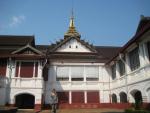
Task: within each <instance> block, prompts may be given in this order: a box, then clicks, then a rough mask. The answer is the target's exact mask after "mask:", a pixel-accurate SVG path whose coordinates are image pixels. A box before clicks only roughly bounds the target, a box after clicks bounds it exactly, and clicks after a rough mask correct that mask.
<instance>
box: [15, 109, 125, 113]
mask: <svg viewBox="0 0 150 113" xmlns="http://www.w3.org/2000/svg"><path fill="white" fill-rule="evenodd" d="M123 111H124V110H118V109H60V110H57V113H124V112H123ZM17 113H35V111H34V110H18V112H17ZM39 113H51V112H50V110H43V111H41V112H39Z"/></svg>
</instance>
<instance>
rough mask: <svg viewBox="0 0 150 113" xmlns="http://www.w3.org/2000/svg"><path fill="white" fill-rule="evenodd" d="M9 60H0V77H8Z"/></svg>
mask: <svg viewBox="0 0 150 113" xmlns="http://www.w3.org/2000/svg"><path fill="white" fill-rule="evenodd" d="M6 67H7V60H6V59H0V76H6Z"/></svg>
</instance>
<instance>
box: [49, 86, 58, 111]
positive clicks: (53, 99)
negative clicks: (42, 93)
mask: <svg viewBox="0 0 150 113" xmlns="http://www.w3.org/2000/svg"><path fill="white" fill-rule="evenodd" d="M50 103H51V108H52V113H56V109H57V104H58V97H57V93H56V90H55V89H53V90H52V91H51V102H50Z"/></svg>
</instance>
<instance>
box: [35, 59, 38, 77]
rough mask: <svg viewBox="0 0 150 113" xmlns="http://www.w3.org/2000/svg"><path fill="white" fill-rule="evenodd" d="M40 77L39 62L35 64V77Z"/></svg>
mask: <svg viewBox="0 0 150 113" xmlns="http://www.w3.org/2000/svg"><path fill="white" fill-rule="evenodd" d="M37 76H38V62H36V63H35V77H37Z"/></svg>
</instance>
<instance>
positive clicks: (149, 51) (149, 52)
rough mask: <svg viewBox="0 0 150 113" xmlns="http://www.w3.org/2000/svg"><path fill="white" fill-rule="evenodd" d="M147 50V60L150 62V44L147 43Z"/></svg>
mask: <svg viewBox="0 0 150 113" xmlns="http://www.w3.org/2000/svg"><path fill="white" fill-rule="evenodd" d="M147 50H148V55H149V60H150V42H148V43H147Z"/></svg>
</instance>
